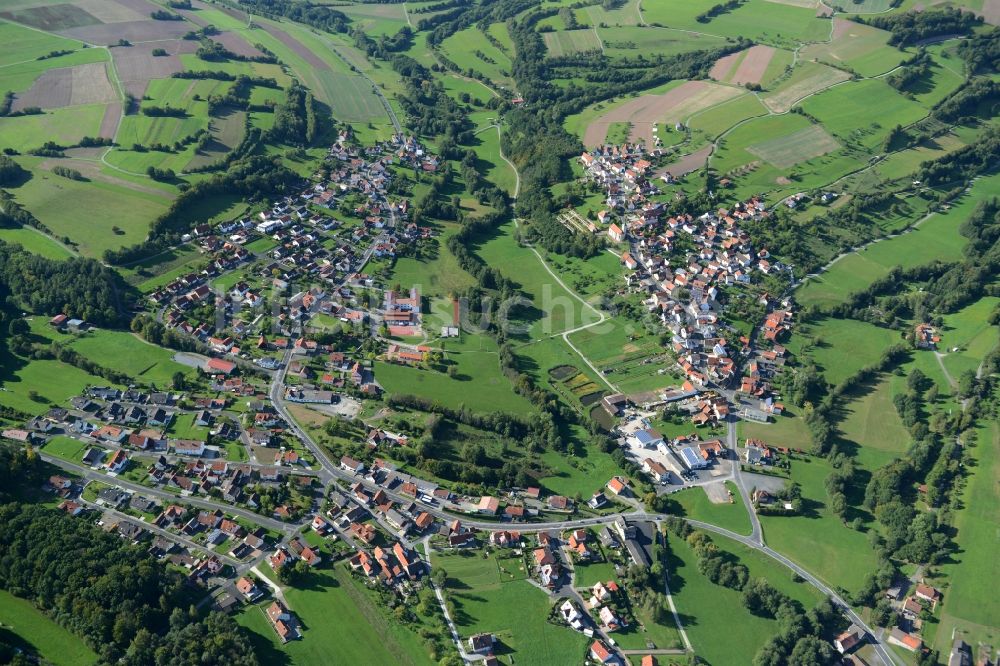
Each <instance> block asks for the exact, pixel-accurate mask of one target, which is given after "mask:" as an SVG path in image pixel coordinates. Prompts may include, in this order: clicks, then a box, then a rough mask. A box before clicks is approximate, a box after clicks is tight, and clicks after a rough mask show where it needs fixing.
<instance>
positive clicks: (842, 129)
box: [802, 79, 927, 150]
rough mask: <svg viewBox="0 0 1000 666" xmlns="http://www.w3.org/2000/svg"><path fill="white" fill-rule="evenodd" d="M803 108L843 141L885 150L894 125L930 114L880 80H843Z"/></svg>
mask: <svg viewBox="0 0 1000 666" xmlns="http://www.w3.org/2000/svg"><path fill="white" fill-rule="evenodd" d="M802 108H803V109H804V110H805V111H806V113H808V114H810V115H812V116H814V117H815V118H818V119H819V121H820V122H821V123H822V124H823V126H824V127H825V128H826V129H827V130H828V131H829V132H830V133H831V134H833V135H834V136H836V137H837V138H839V139H841V141H847V140H853V141H855V142H857V143H859V144H860V145H862V146H864V147H866V148H868V149H871V150H880V149H881V145H882V143H883V141H884V140H885V137H886V135H887V134H888V133H889V130H890V128H892V127H895V126H896V125H904V126H905V125H909V124H910V123H913V122H916V121H917V120H920V119H921V118H923V117H924V116H926V115H927V110H926V109H925V108H924V107H923V106H921V105H920V104H919V103H917V102H915V101H912V100H909V99H907V98H906V97H904V96H903V95H901V94H899V93H898V92H897V91H896V90H895V89H894V88H892V86H890V85H889V84H888V83H885V82H884V81H882V80H878V79H870V80H867V81H851V82H848V83H843V84H841V85H839V86H836V87H834V88H831V89H830V90H827V91H825V92H822V93H819V94H818V95H813V96H812V97H810V98H809V99H808V100H806V101H805V102H804V103H803V104H802Z"/></svg>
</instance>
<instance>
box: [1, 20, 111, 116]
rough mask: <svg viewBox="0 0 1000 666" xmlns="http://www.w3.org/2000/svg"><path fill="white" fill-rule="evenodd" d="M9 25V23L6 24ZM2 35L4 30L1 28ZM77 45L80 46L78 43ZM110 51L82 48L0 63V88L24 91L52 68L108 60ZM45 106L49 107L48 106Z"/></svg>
mask: <svg viewBox="0 0 1000 666" xmlns="http://www.w3.org/2000/svg"><path fill="white" fill-rule="evenodd" d="M5 25H7V24H5ZM0 36H2V30H0ZM76 46H79V45H78V44H77V45H76ZM108 60H109V57H108V52H107V51H105V50H104V49H81V50H78V51H74V52H72V53H67V54H66V55H61V56H57V57H54V58H45V59H44V60H29V61H27V62H19V63H17V64H9V65H0V90H3V91H7V90H10V91H13V92H17V93H19V92H23V91H26V90H28V89H29V88H31V85H32V84H33V83H34V82H35V80H36V79H37V78H38V77H39V76H41V75H42V74H43V73H45V72H46V71H48V70H50V69H59V68H64V67H73V66H75V65H83V64H86V63H93V62H107V61H108ZM43 108H48V107H47V106H45V107H43Z"/></svg>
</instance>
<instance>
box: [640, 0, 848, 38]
mask: <svg viewBox="0 0 1000 666" xmlns="http://www.w3.org/2000/svg"><path fill="white" fill-rule="evenodd" d="M717 4H719V3H718V2H716V0H688V1H687V2H648V1H647V2H644V3H643V4H642V14H643V17H644V18H645V19H646V22H647V23H651V24H654V25H662V26H666V27H669V28H682V29H684V30H692V31H695V32H702V33H707V34H710V35H718V36H722V37H746V38H748V39H752V40H753V41H754V42H757V43H760V44H770V45H772V46H797V45H798V43H800V42H815V41H822V40H824V39H827V38H828V37H829V36H830V23H829V21H826V20H824V19H821V18H818V17H817V10H816V9H815V7H800V6H795V5H791V4H779V3H776V2H770V1H769V0H749V1H748V2H745V3H743V4H741V5H740V6H739V7H737V8H736V9H733V10H732V11H727V12H724V13H722V14H720V15H718V16H715V17H714V18H712V19H710V20H708V21H707V22H704V23H703V22H700V21H698V20H697V19H696V17H697V16H698V15H700V14H702V13H704V12H706V11H707V10H709V9H710V8H711V7H713V6H714V5H717Z"/></svg>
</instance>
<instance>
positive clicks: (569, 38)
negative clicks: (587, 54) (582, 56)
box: [542, 29, 601, 56]
mask: <svg viewBox="0 0 1000 666" xmlns="http://www.w3.org/2000/svg"><path fill="white" fill-rule="evenodd" d="M542 37H543V38H544V40H545V47H546V48H547V49H548V52H549V55H551V56H566V55H572V54H574V53H581V52H584V51H600V50H601V40H600V38H599V37H598V36H597V33H596V32H595V31H593V30H590V29H583V30H560V31H558V32H546V33H543V34H542Z"/></svg>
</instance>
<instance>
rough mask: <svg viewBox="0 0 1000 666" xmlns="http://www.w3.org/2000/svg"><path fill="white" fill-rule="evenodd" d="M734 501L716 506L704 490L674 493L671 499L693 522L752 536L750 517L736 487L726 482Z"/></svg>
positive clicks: (689, 489) (693, 489) (695, 489)
mask: <svg viewBox="0 0 1000 666" xmlns="http://www.w3.org/2000/svg"><path fill="white" fill-rule="evenodd" d="M726 489H727V490H729V492H730V493H731V496H732V498H733V501H732V502H731V503H726V504H716V503H715V502H712V501H711V500H710V499H708V495H707V494H706V493H705V490H704V488H700V487H699V488H688V489H686V490H684V491H683V492H679V493H674V494H672V495H671V496H670V499H671V500H673V501H675V502H677V503H678V504H679V505H680V506H681V508H682V509H683V511H682V512H681V515H683V516H684V517H685V518H691V519H692V520H701V521H703V522H706V523H712V524H713V525H718V526H719V527H724V528H725V529H727V530H731V531H733V532H736V533H737V534H750V531H751V528H750V516H748V515H747V510H746V507H745V506H744V505H743V501H742V500H741V499H740V496H739V493H738V491H737V489H736V486H735V485H733V483H732V482H731V481H726Z"/></svg>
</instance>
